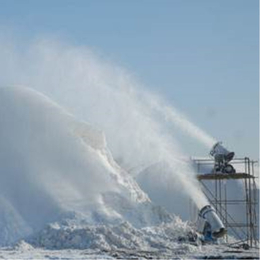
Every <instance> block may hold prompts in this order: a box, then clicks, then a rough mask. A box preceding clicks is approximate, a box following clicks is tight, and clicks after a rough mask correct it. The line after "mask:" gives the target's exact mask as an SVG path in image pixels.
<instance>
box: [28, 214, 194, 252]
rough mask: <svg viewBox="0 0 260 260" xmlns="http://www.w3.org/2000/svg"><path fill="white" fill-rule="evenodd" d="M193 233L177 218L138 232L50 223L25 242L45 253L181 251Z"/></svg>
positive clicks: (124, 224)
mask: <svg viewBox="0 0 260 260" xmlns="http://www.w3.org/2000/svg"><path fill="white" fill-rule="evenodd" d="M192 233H193V230H192V228H191V227H190V226H188V225H187V223H185V222H182V221H181V220H180V219H179V218H177V217H176V218H175V219H174V221H172V222H170V223H162V224H160V225H158V226H152V227H144V228H141V229H137V228H135V227H133V225H131V224H130V223H129V222H122V223H120V224H115V225H111V224H106V225H105V224H103V225H81V226H73V225H70V224H69V225H68V223H66V224H64V223H63V224H62V225H61V223H59V224H57V223H53V224H50V225H48V226H47V227H46V228H45V229H43V230H42V231H41V232H39V233H38V234H37V235H36V236H34V237H32V238H30V239H28V242H29V243H31V244H32V245H34V246H35V247H44V248H46V249H68V248H74V249H86V248H87V249H93V250H97V249H98V250H100V251H108V252H109V251H117V250H146V251H154V250H175V249H176V248H179V247H180V243H179V242H180V240H182V242H185V239H186V242H189V241H188V239H189V236H190V235H191V234H192ZM191 248H193V247H191ZM193 250H195V249H193Z"/></svg>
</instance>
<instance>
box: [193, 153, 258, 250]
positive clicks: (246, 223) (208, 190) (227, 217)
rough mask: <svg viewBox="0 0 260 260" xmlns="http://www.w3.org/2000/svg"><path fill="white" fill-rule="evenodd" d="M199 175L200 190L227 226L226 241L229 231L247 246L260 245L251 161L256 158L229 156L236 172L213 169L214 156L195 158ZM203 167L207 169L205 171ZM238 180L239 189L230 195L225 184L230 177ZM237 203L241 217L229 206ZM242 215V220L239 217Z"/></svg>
mask: <svg viewBox="0 0 260 260" xmlns="http://www.w3.org/2000/svg"><path fill="white" fill-rule="evenodd" d="M193 161H194V162H195V163H196V166H197V170H198V175H197V178H198V180H199V181H200V183H201V185H202V190H203V192H204V194H205V195H206V197H207V198H208V200H209V202H210V203H211V205H213V206H214V207H215V209H216V211H217V213H218V215H219V216H220V218H221V220H222V221H223V223H224V225H225V227H226V228H227V231H228V232H227V235H226V238H225V239H226V242H227V243H229V241H228V240H229V239H228V235H232V236H233V237H235V238H236V240H237V243H238V244H239V243H243V244H248V245H249V246H250V247H258V246H259V234H258V220H257V217H258V214H257V213H258V212H257V210H258V196H257V188H256V179H257V177H256V176H255V172H254V165H255V164H256V163H257V162H256V161H252V160H250V159H249V158H247V157H246V158H237V159H233V160H232V165H233V166H234V168H236V169H237V173H230V174H227V173H219V172H215V169H214V160H212V159H194V160H193ZM205 171H206V172H205ZM235 180H241V181H242V182H243V186H242V185H241V193H240V194H236V196H235V197H233V198H231V196H230V194H229V193H228V187H227V186H228V185H227V182H229V185H232V184H234V183H232V181H233V182H234V181H235ZM234 205H235V206H236V207H239V212H240V214H241V213H242V215H243V216H241V215H239V218H240V220H239V221H238V220H237V218H238V216H235V215H234V214H233V215H232V213H231V210H230V209H231V207H232V206H234ZM241 219H242V221H241Z"/></svg>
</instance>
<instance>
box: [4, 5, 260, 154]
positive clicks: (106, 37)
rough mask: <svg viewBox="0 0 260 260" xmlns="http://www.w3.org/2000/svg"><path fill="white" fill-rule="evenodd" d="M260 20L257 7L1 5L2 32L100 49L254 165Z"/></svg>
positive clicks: (257, 137)
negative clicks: (259, 23) (259, 19)
mask: <svg viewBox="0 0 260 260" xmlns="http://www.w3.org/2000/svg"><path fill="white" fill-rule="evenodd" d="M258 16H259V7H258V1H257V0H38V1H36V0H23V1H21V0H0V28H2V29H4V30H7V31H8V30H10V31H12V33H14V34H16V35H18V38H19V37H20V40H21V41H23V42H26V41H27V40H31V39H32V38H34V37H38V36H41V35H55V36H57V37H61V38H63V39H66V40H67V41H68V42H70V43H72V44H74V45H82V46H84V45H87V46H90V47H92V48H94V49H96V50H97V51H98V52H100V53H102V55H103V56H105V57H106V58H108V59H111V60H113V61H114V62H115V63H117V64H119V65H121V66H123V67H125V68H127V69H128V70H129V71H130V72H131V73H132V74H134V75H135V77H136V78H137V79H138V80H139V81H140V82H142V83H143V84H144V85H145V86H146V87H147V88H149V89H151V90H152V91H154V92H155V93H156V92H157V93H160V94H161V95H163V96H165V97H166V99H167V100H168V101H169V102H170V103H172V104H173V105H175V106H176V107H177V108H179V109H180V110H181V111H182V112H183V113H185V114H186V115H187V116H188V117H189V118H190V119H191V120H192V121H193V122H194V123H196V124H197V125H198V126H200V127H201V128H202V129H204V130H205V131H206V132H208V133H209V134H210V135H212V136H213V137H215V138H216V139H218V140H222V141H223V142H225V143H226V144H228V146H229V147H230V148H231V149H232V150H235V152H237V154H238V155H240V156H250V157H253V158H254V159H257V158H258V149H259V147H258V144H259V141H258V140H259V135H258V132H259V110H258V104H259V91H258V77H259V73H258V72H259V69H258V68H259V66H258V43H259V37H258Z"/></svg>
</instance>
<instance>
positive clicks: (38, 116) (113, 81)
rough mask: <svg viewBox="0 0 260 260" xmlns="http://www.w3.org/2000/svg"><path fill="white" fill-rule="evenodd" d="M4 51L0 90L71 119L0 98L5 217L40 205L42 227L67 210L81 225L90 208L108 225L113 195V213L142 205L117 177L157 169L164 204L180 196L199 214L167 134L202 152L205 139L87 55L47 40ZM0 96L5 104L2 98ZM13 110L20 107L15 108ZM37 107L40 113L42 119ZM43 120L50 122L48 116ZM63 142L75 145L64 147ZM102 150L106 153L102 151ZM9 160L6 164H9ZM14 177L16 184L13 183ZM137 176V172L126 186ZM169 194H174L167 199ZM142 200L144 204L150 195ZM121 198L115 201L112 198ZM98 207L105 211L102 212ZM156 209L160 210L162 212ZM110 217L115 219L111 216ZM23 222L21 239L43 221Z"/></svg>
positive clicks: (184, 166)
mask: <svg viewBox="0 0 260 260" xmlns="http://www.w3.org/2000/svg"><path fill="white" fill-rule="evenodd" d="M9 43H10V42H9ZM9 43H7V42H6V40H1V41H0V69H1V71H2V75H3V77H2V78H1V81H0V84H1V85H11V86H13V85H16V86H17V85H25V86H29V87H31V88H34V89H36V90H38V91H40V92H42V93H44V94H46V95H48V96H49V97H51V98H52V99H53V100H54V101H55V102H57V103H58V104H60V105H62V106H63V107H65V108H66V109H68V110H69V111H70V112H71V113H72V114H73V115H75V116H76V117H77V118H78V119H77V120H76V119H74V118H73V117H72V116H70V115H68V114H67V113H65V112H61V111H63V110H60V109H57V110H56V108H57V105H54V104H53V103H52V102H50V101H46V97H43V96H42V95H41V94H37V95H36V96H37V98H35V94H30V93H32V92H31V91H29V92H28V91H21V92H19V91H17V90H16V91H15V93H16V92H18V94H14V95H10V94H8V93H9V92H8V91H7V90H6V88H4V89H5V90H2V93H1V97H0V98H1V102H0V104H1V108H2V109H1V111H2V113H3V116H2V117H1V120H4V122H1V126H2V125H3V126H4V127H3V129H2V130H1V135H2V136H1V140H5V141H3V142H4V143H3V145H1V147H2V148H4V149H2V148H1V150H0V151H1V155H2V158H1V161H3V162H4V163H3V164H2V166H1V167H2V171H5V169H8V172H9V175H10V176H11V177H10V178H9V179H8V178H7V179H6V180H5V177H4V179H3V182H2V186H3V191H4V192H3V194H4V195H3V197H4V198H5V199H7V200H8V203H11V204H12V207H13V208H14V209H19V210H18V212H19V214H20V215H21V212H22V211H24V212H25V213H24V214H25V215H26V212H27V210H28V208H31V207H33V205H35V206H36V205H39V204H41V205H46V207H44V206H43V207H42V216H44V214H47V213H48V214H47V215H48V218H49V219H48V221H49V222H50V221H52V220H53V219H55V218H56V217H57V215H58V214H60V212H63V211H64V210H67V209H68V208H71V207H73V209H74V210H78V212H79V211H82V209H83V208H84V207H85V208H86V209H88V210H87V211H84V210H83V213H84V214H85V215H84V217H85V218H86V219H89V222H91V220H92V217H93V216H88V215H87V213H86V212H93V211H91V210H89V209H90V208H91V207H92V208H95V209H96V205H99V206H100V212H102V214H100V215H106V218H108V219H109V217H108V215H109V216H110V219H117V218H118V216H121V215H122V214H123V213H122V212H119V211H118V207H117V206H118V205H115V203H116V202H115V201H117V202H118V197H117V200H114V195H113V192H116V193H117V194H121V193H122V196H123V198H127V199H123V202H122V203H119V205H120V206H122V205H123V204H127V203H125V202H126V201H130V202H129V203H130V204H129V208H131V207H132V208H135V206H133V205H132V202H131V201H137V202H138V203H144V202H147V203H150V202H149V201H150V200H149V198H148V197H147V195H146V194H145V193H144V192H143V191H142V190H141V189H140V188H139V186H138V184H137V183H135V181H134V180H133V179H132V178H131V176H129V175H128V174H127V173H126V172H125V171H124V170H123V168H124V169H126V170H128V171H131V170H133V169H140V167H141V168H142V169H146V168H147V167H149V166H150V165H153V164H155V163H158V162H164V163H165V164H166V165H167V174H166V173H165V175H164V180H165V181H164V184H166V183H168V184H169V183H172V186H171V187H169V188H170V189H171V191H172V193H171V194H172V196H175V197H176V198H178V196H179V195H178V193H179V190H180V189H181V190H182V194H184V196H185V197H186V198H191V199H193V200H194V202H195V203H196V204H197V206H198V207H199V208H201V207H203V206H204V205H205V204H208V202H207V200H206V198H205V196H204V195H203V193H202V192H201V190H200V188H199V185H198V182H197V181H196V178H195V172H194V171H193V169H192V167H191V164H190V162H189V160H187V157H188V155H185V154H183V152H182V150H181V144H179V143H178V140H176V138H175V137H174V133H172V132H171V124H172V123H174V124H175V125H177V126H179V127H180V131H183V130H184V129H185V131H186V133H187V134H188V136H191V137H195V138H196V140H197V141H198V143H202V144H203V145H205V146H207V148H209V147H210V146H211V145H212V144H214V142H215V140H214V139H213V138H211V137H209V136H208V135H207V134H205V133H204V132H203V131H202V130H201V129H199V128H198V127H197V126H195V125H194V124H192V123H191V122H190V121H188V120H187V119H186V118H185V117H184V116H183V115H181V114H180V113H179V112H177V110H176V109H174V108H170V107H168V106H165V105H164V103H163V101H158V99H156V98H154V97H153V96H152V95H150V94H149V93H148V92H147V91H145V90H144V89H143V87H142V86H141V85H140V84H139V83H137V82H136V81H135V80H134V79H133V77H132V76H131V75H129V73H128V72H126V71H125V70H123V69H122V68H120V67H118V66H116V65H114V64H113V63H111V62H108V61H106V60H104V59H103V58H101V57H100V56H98V55H96V54H95V53H93V51H91V50H90V49H88V48H81V47H71V46H67V45H64V44H61V43H59V42H57V41H52V40H48V41H46V40H40V41H36V42H34V43H32V44H30V45H29V47H28V46H26V47H24V46H19V48H17V46H15V44H13V43H12V41H11V43H12V44H9ZM12 45H13V46H12ZM10 46H11V47H10ZM18 88H20V87H18ZM15 89H17V88H15ZM21 89H23V88H21ZM10 92H12V91H10ZM5 93H6V94H5ZM23 93H27V94H23ZM28 93H29V94H28ZM6 95H7V96H8V95H10V96H12V98H11V97H10V98H6ZM20 96H22V97H23V98H22V99H21V98H20ZM13 97H15V98H13ZM39 97H41V98H39ZM20 100H23V102H25V103H26V104H29V105H28V106H23V105H22V104H20ZM34 100H35V101H34ZM39 100H45V101H46V102H45V101H39ZM8 101H9V102H10V103H9V104H8ZM37 102H40V103H41V104H42V105H43V107H44V109H43V110H42V109H41V108H40V107H41V106H38V104H37ZM46 104H47V105H46ZM50 104H52V105H50ZM34 106H36V108H37V109H35V107H34ZM20 108H22V109H20ZM53 110H55V111H56V112H54V113H52V112H51V113H48V111H53ZM57 111H58V112H57ZM7 112H8V113H9V114H8V113H7ZM10 113H12V114H14V115H17V117H15V116H14V117H13V116H12V114H10ZM51 114H54V115H53V116H52V115H51ZM57 114H58V116H57ZM29 115H30V116H29ZM50 115H51V116H50ZM60 115H61V116H60ZM24 117H25V120H24V119H23V118H24ZM11 118H13V119H12V120H11ZM26 118H27V119H28V120H29V121H27V119H26ZM64 118H65V119H64ZM31 120H32V122H33V123H32V124H31ZM84 121H87V122H89V123H90V124H91V125H94V126H95V128H98V129H101V130H102V131H103V132H104V133H105V135H106V140H105V138H104V136H103V134H102V133H101V132H100V131H97V130H95V128H93V127H91V126H89V125H88V124H86V123H84ZM68 125H70V127H68ZM28 126H30V127H28ZM48 126H49V127H48ZM31 127H32V128H31ZM18 129H19V131H18ZM68 129H70V130H68ZM57 133H59V134H57ZM71 133H72V136H77V138H76V139H75V138H73V137H72V136H71ZM32 138H33V139H32ZM32 140H33V141H32ZM106 144H107V145H108V147H109V148H110V151H111V152H110V151H109V150H108V149H107V148H105V147H106ZM17 147H18V148H17ZM6 151H7V152H6ZM11 158H12V159H14V158H15V161H16V162H15V163H14V164H12V163H11V161H10V160H11ZM39 158H40V159H39ZM113 158H115V160H114V159H113ZM9 167H11V168H10V169H9ZM17 172H22V174H21V175H20V176H16V175H17ZM35 172H37V177H36V175H35ZM72 172H73V174H72ZM86 172H87V175H86ZM141 172H142V171H141V170H140V171H137V173H136V176H138V174H140V173H141ZM86 176H87V177H86ZM108 176H109V177H108ZM122 176H123V177H122ZM17 178H18V179H19V181H20V183H21V185H20V188H19V189H18V190H17V189H16V188H15V187H16V186H15V185H16V182H17ZM86 178H87V179H86ZM92 178H93V179H92ZM111 179H113V180H114V181H111ZM115 180H116V181H115ZM137 180H138V178H137ZM155 181H156V179H155ZM27 182H29V183H35V185H32V186H30V185H29V187H32V188H30V189H32V190H30V189H29V190H25V187H26V186H27V184H26V185H25V183H27ZM115 183H116V184H115ZM23 184H24V185H23ZM93 184H95V185H93ZM176 187H180V189H179V190H176V191H175V188H176ZM160 188H161V189H162V190H163V189H164V185H162V186H161V187H159V189H158V193H160ZM13 191H16V192H13ZM110 191H112V194H111V196H108V195H106V196H102V195H101V194H104V193H106V194H110ZM146 192H147V193H148V195H149V193H150V191H149V190H147V191H146ZM11 193H15V194H11ZM36 193H37V194H40V196H39V197H37V198H39V201H37V200H36V201H35V202H34V203H35V204H31V203H29V204H26V203H25V202H24V201H26V200H28V198H29V197H31V194H36ZM20 194H25V197H24V196H21V198H24V201H23V202H24V203H20V202H19V199H17V198H19V196H20ZM26 196H27V197H26ZM122 196H121V195H119V197H120V198H121V197H122ZM33 197H34V196H33ZM35 197H36V196H35ZM10 198H12V200H11V199H10ZM129 198H130V199H129ZM29 201H30V200H29ZM83 201H84V203H83ZM90 201H91V203H90ZM86 202H88V205H87V206H86ZM169 203H170V202H169ZM102 205H103V206H102ZM108 205H109V207H110V209H111V208H112V210H108ZM134 205H135V204H134ZM24 206H26V207H24ZM120 206H119V207H120ZM164 206H165V207H166V209H168V208H167V205H164ZM115 207H116V210H113V209H115ZM58 209H59V210H58ZM171 211H172V212H174V213H176V214H179V212H178V210H175V209H172V208H171ZM28 212H31V211H28ZM46 212H47V213H46ZM140 212H142V213H140V214H139V216H140V215H145V218H146V219H149V218H150V215H149V214H152V213H151V212H152V211H150V213H149V210H146V212H147V214H144V211H140ZM121 213H122V214H121ZM153 214H154V213H153ZM160 214H161V213H160ZM25 215H23V214H22V215H21V216H22V219H23V220H24V219H25V222H26V223H32V224H31V225H29V227H27V226H26V225H25V227H24V228H25V230H28V229H30V228H34V227H35V228H37V227H39V226H41V225H42V223H43V222H44V223H46V218H45V217H43V219H42V220H41V218H40V219H38V220H37V221H38V222H39V223H38V222H37V221H36V222H35V223H34V220H35V219H37V218H36V217H35V216H33V214H31V213H30V214H29V213H28V215H29V216H28V218H27V217H26V216H25ZM137 215H138V214H137ZM166 215H167V214H166ZM123 218H126V219H127V218H128V219H127V220H131V221H132V222H135V221H133V218H137V216H131V214H130V213H129V212H128V214H127V215H124V217H123ZM142 221H143V222H145V221H144V220H142ZM148 222H149V221H148ZM153 222H154V219H153ZM150 223H151V221H150ZM135 224H136V223H135ZM136 225H137V226H138V224H136ZM32 226H33V227H32Z"/></svg>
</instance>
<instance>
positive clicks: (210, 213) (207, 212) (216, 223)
mask: <svg viewBox="0 0 260 260" xmlns="http://www.w3.org/2000/svg"><path fill="white" fill-rule="evenodd" d="M199 216H200V217H201V218H202V219H204V220H205V221H206V222H207V223H208V224H209V225H210V229H211V233H212V237H213V238H220V237H223V236H224V235H225V234H226V233H227V230H226V228H225V226H224V224H223V222H222V221H221V219H220V218H219V216H218V215H217V213H216V211H215V209H214V208H213V207H212V206H211V205H207V206H204V207H203V208H202V209H201V210H200V212H199Z"/></svg>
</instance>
